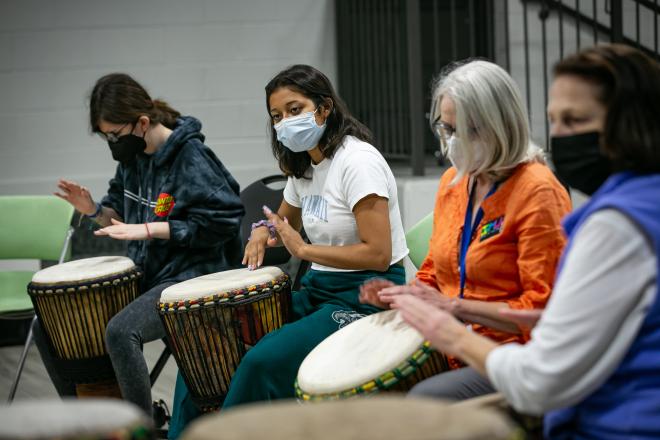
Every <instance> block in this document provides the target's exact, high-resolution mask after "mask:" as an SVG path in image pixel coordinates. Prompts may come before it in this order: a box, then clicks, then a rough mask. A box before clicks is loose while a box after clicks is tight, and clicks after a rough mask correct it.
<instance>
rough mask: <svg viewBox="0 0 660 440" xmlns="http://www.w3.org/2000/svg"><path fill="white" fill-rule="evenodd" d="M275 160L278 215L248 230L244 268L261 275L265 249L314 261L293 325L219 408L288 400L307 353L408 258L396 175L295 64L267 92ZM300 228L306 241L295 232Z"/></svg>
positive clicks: (360, 311)
mask: <svg viewBox="0 0 660 440" xmlns="http://www.w3.org/2000/svg"><path fill="white" fill-rule="evenodd" d="M266 104H267V109H268V112H269V114H270V119H271V123H272V129H271V140H272V148H273V154H274V155H275V158H276V159H277V160H278V162H279V166H280V169H281V170H282V171H283V172H284V173H285V174H286V175H287V176H289V180H288V182H287V185H286V188H285V189H284V200H283V201H282V203H281V205H280V207H279V209H278V211H277V213H274V212H271V211H270V210H269V209H268V207H264V214H265V216H266V218H267V220H264V221H263V222H259V223H257V224H255V225H254V227H253V230H252V234H251V236H250V241H249V243H248V245H247V247H246V248H245V257H244V259H243V264H247V265H248V267H249V268H250V269H254V270H258V268H259V266H261V264H262V261H263V256H264V252H265V249H266V247H268V246H275V245H278V244H279V245H283V246H286V248H287V249H288V250H289V252H290V253H291V254H292V255H293V256H295V257H297V258H300V259H302V260H307V261H310V262H311V263H312V266H311V269H310V270H309V271H308V272H307V274H306V275H305V276H304V277H303V279H302V283H301V288H300V290H299V291H298V292H294V293H293V316H294V318H293V322H292V323H290V324H287V325H285V326H284V327H282V328H281V329H279V330H277V331H274V332H272V333H270V334H269V335H267V336H266V337H264V338H263V339H262V340H261V341H260V342H259V343H258V344H257V345H256V346H255V347H254V348H252V349H251V350H250V351H249V352H248V353H247V355H246V356H245V357H244V358H243V360H242V362H241V364H240V366H239V368H238V370H237V371H236V374H235V375H234V377H233V379H232V383H231V387H230V390H229V393H228V395H227V397H226V399H225V402H224V406H223V409H224V408H228V407H232V406H235V405H240V404H244V403H248V402H255V401H262V400H275V399H283V398H291V397H294V386H293V385H294V381H295V378H296V374H297V372H298V367H299V366H300V364H301V363H302V361H303V359H304V358H305V356H306V355H307V354H308V353H309V352H310V351H311V350H312V349H313V348H314V347H315V346H316V345H317V344H318V343H319V342H321V341H322V340H323V339H325V338H326V337H327V336H328V335H330V334H331V333H333V332H335V331H337V330H338V329H340V328H341V327H343V326H345V325H347V324H349V323H350V322H352V321H355V320H357V319H360V318H362V317H364V316H366V315H369V314H371V313H374V312H377V311H379V310H380V309H378V308H376V307H373V306H370V305H365V304H360V302H359V300H358V296H359V288H360V285H361V284H362V283H363V282H364V281H365V280H367V279H369V278H372V277H376V276H378V277H385V278H387V279H390V280H392V281H393V282H395V283H403V282H404V281H405V280H404V278H405V275H404V270H403V266H402V265H401V260H402V259H403V258H404V257H405V256H406V255H407V254H408V248H407V247H406V241H405V236H404V232H403V226H402V224H401V216H400V213H399V205H398V202H397V189H396V182H395V181H394V176H393V175H392V171H391V170H390V168H389V166H388V165H387V162H386V161H385V159H384V158H383V156H382V155H381V154H380V153H379V152H378V150H376V149H375V148H374V147H373V146H372V145H371V143H370V142H371V133H370V132H369V130H368V129H367V128H366V127H365V126H364V125H362V124H361V123H360V122H359V121H357V120H356V119H355V118H354V117H353V116H351V114H350V113H349V111H348V109H347V108H346V105H345V104H344V102H343V101H342V100H341V98H339V96H338V95H337V94H336V92H335V91H334V89H333V87H332V84H331V83H330V81H329V80H328V78H327V77H326V76H325V75H324V74H323V73H321V72H319V71H318V70H316V69H315V68H313V67H310V66H306V65H295V66H291V67H289V68H288V69H286V70H284V71H282V72H280V73H279V74H277V76H275V78H273V79H272V80H271V81H270V82H269V83H268V85H267V86H266ZM301 226H304V228H305V232H306V233H307V236H308V237H309V240H310V242H311V244H308V243H305V242H304V241H303V239H302V237H301V236H300V233H299V231H300V229H301Z"/></svg>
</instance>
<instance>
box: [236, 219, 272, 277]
mask: <svg viewBox="0 0 660 440" xmlns="http://www.w3.org/2000/svg"><path fill="white" fill-rule="evenodd" d="M276 244H277V237H275V238H271V237H270V231H269V230H268V228H267V227H265V226H262V227H259V228H254V229H253V230H252V233H251V234H250V240H249V241H248V243H247V245H246V246H245V253H244V254H243V262H242V264H247V267H248V269H249V270H254V269H257V268H258V267H261V265H262V264H263V262H264V254H265V253H266V248H267V247H271V246H275V245H276Z"/></svg>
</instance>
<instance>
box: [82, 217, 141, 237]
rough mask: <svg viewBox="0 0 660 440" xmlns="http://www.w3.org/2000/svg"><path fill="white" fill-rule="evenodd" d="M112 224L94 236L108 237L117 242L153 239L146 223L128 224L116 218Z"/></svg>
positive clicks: (95, 232)
mask: <svg viewBox="0 0 660 440" xmlns="http://www.w3.org/2000/svg"><path fill="white" fill-rule="evenodd" d="M111 222H112V225H110V226H106V227H105V228H101V229H99V230H97V231H94V235H99V236H102V235H107V236H108V237H111V238H115V239H117V240H148V239H150V238H152V237H150V236H149V235H150V234H149V231H148V230H147V226H146V225H145V224H144V223H140V224H128V223H123V222H120V221H119V220H115V219H114V218H113V219H111ZM152 235H153V234H152Z"/></svg>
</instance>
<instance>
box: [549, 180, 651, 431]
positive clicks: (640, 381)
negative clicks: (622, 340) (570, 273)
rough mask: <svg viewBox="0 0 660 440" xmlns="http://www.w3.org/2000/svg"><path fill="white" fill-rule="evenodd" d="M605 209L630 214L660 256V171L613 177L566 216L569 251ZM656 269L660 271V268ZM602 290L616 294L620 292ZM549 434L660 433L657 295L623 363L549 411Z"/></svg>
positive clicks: (565, 226) (567, 249)
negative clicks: (584, 393)
mask: <svg viewBox="0 0 660 440" xmlns="http://www.w3.org/2000/svg"><path fill="white" fill-rule="evenodd" d="M606 208H613V209H616V210H617V211H619V212H621V213H623V214H625V215H626V216H628V217H629V218H630V219H631V220H632V221H633V222H634V223H635V224H636V225H637V226H638V227H639V228H640V230H641V231H643V232H644V233H645V234H646V236H647V237H648V239H649V242H650V243H651V245H652V246H653V249H654V252H655V255H656V258H657V259H658V261H660V174H652V175H637V174H633V173H630V172H626V173H619V174H615V175H613V176H611V177H610V178H609V179H608V180H607V181H606V182H605V183H604V184H603V186H602V187H601V188H600V189H599V190H598V192H596V193H595V194H594V195H593V197H592V198H591V200H589V202H587V203H586V204H585V205H584V206H582V207H581V208H580V209H578V210H576V211H575V212H574V213H572V214H571V215H570V216H568V217H566V219H565V220H564V224H563V225H564V228H565V229H566V233H567V234H568V237H569V240H568V245H567V248H566V251H565V252H564V254H565V255H566V254H567V253H568V252H569V249H570V246H571V244H572V237H573V235H574V234H575V232H576V231H577V230H578V228H579V226H580V225H581V224H582V223H583V222H584V221H585V220H586V219H587V218H588V217H589V216H590V215H591V214H592V213H594V212H595V211H598V210H600V209H606ZM603 240H607V237H603ZM560 264H561V263H560ZM659 266H660V263H659ZM559 270H560V271H561V266H560V269H559ZM656 273H658V274H660V267H658V268H657V272H656ZM621 276H623V277H625V276H626V275H625V274H621ZM656 289H657V290H656V292H660V277H657V278H656ZM603 294H607V295H616V294H617V292H603ZM594 319H597V317H594ZM607 324H608V323H604V325H607ZM545 437H546V438H549V439H587V438H589V439H592V438H593V439H617V440H622V439H626V440H629V439H651V438H653V439H658V438H660V301H659V300H658V295H657V294H656V298H655V299H654V300H653V302H652V304H651V307H650V309H649V311H648V314H647V315H646V318H645V319H644V321H643V323H642V327H641V328H640V330H639V333H638V335H637V337H636V338H635V340H634V341H633V343H632V345H631V347H630V349H629V350H628V352H627V353H626V355H625V357H624V358H623V361H622V362H621V364H620V365H619V367H618V368H617V369H616V370H615V371H614V373H613V374H612V375H611V376H610V377H609V378H608V379H607V380H606V381H605V383H604V384H603V385H601V386H600V388H598V389H597V390H596V391H594V393H593V394H591V395H590V396H588V397H587V398H586V399H585V400H583V401H582V402H580V403H578V404H577V405H575V406H573V407H569V408H565V409H561V410H557V411H552V412H550V413H548V414H547V415H546V417H545Z"/></svg>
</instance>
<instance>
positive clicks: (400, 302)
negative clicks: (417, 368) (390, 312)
mask: <svg viewBox="0 0 660 440" xmlns="http://www.w3.org/2000/svg"><path fill="white" fill-rule="evenodd" d="M390 307H392V308H393V309H397V310H399V312H400V313H401V318H402V319H403V320H404V321H405V322H407V323H408V324H409V325H410V326H411V327H413V328H415V329H416V330H417V331H419V332H420V333H421V334H422V336H424V339H426V340H428V341H430V342H431V345H433V347H434V348H436V349H437V350H439V351H442V352H443V353H445V354H448V355H452V356H457V355H461V352H460V344H461V341H462V336H464V335H465V334H466V333H470V331H469V330H467V328H466V327H465V325H464V324H462V323H461V322H460V321H458V320H457V319H456V318H454V316H452V314H451V313H448V312H446V311H445V310H441V309H438V308H435V307H429V306H428V302H427V301H424V300H423V299H421V298H418V297H415V296H413V295H396V296H393V297H392V302H391V304H390Z"/></svg>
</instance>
